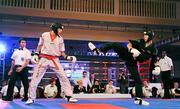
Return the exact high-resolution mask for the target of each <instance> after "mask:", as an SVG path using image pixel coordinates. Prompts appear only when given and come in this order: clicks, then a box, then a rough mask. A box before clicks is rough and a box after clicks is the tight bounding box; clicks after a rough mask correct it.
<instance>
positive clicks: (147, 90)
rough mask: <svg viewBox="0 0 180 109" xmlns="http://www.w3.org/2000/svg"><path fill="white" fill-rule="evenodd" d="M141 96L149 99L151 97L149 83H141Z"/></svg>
mask: <svg viewBox="0 0 180 109" xmlns="http://www.w3.org/2000/svg"><path fill="white" fill-rule="evenodd" d="M143 85H144V86H143V96H144V97H147V98H150V97H151V96H152V89H151V88H150V87H149V83H148V82H147V81H143Z"/></svg>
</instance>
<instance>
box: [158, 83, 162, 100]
mask: <svg viewBox="0 0 180 109" xmlns="http://www.w3.org/2000/svg"><path fill="white" fill-rule="evenodd" d="M157 95H158V96H160V97H161V98H163V97H164V85H163V83H161V88H160V89H158V91H157Z"/></svg>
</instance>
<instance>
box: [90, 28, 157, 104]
mask: <svg viewBox="0 0 180 109" xmlns="http://www.w3.org/2000/svg"><path fill="white" fill-rule="evenodd" d="M152 38H153V34H152V33H151V32H146V33H144V38H143V39H138V40H129V43H128V44H127V46H123V45H119V44H117V43H109V44H106V45H105V46H103V47H101V48H99V49H98V48H96V47H95V45H94V44H93V43H91V42H89V44H88V46H89V48H90V49H91V50H92V51H93V52H95V53H96V54H100V53H101V52H102V53H104V54H105V53H106V52H108V51H109V50H110V49H113V50H114V51H115V52H116V53H117V54H118V55H119V58H121V59H123V60H124V61H125V62H126V66H127V68H128V70H129V72H130V73H131V75H132V77H133V78H134V81H135V92H136V94H135V97H136V98H135V103H136V104H142V105H149V103H148V102H146V101H144V100H142V99H141V98H143V93H142V81H141V78H140V76H139V73H138V69H137V62H138V61H139V62H143V61H146V60H149V59H151V62H153V63H154V64H155V63H156V61H157V49H156V48H155V46H154V44H153V42H152ZM156 70H158V72H160V71H159V68H158V69H157V68H156Z"/></svg>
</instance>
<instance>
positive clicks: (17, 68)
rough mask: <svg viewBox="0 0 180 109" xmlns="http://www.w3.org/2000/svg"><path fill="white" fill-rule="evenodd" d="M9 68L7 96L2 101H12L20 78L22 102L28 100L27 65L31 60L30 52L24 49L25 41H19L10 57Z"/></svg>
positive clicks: (22, 39)
mask: <svg viewBox="0 0 180 109" xmlns="http://www.w3.org/2000/svg"><path fill="white" fill-rule="evenodd" d="M11 59H12V62H11V68H10V71H9V72H8V75H10V81H9V84H8V90H7V96H6V97H5V98H3V100H4V101H12V100H13V92H14V85H15V83H16V80H17V79H18V78H20V79H21V80H22V83H23V86H24V98H23V99H22V101H27V99H28V94H27V93H28V87H29V85H28V68H27V65H28V64H29V61H30V59H31V52H30V51H29V50H28V49H27V48H26V40H25V39H24V38H21V39H20V40H19V49H17V50H15V51H14V52H13V54H12V56H11Z"/></svg>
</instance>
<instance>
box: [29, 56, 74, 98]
mask: <svg viewBox="0 0 180 109" xmlns="http://www.w3.org/2000/svg"><path fill="white" fill-rule="evenodd" d="M54 61H55V62H56V64H57V66H58V69H57V68H56V67H55V65H54V63H53V62H52V60H48V59H46V58H41V59H40V60H39V63H38V64H37V65H36V67H35V68H34V72H33V76H32V79H31V83H30V86H29V98H31V99H33V100H34V99H35V98H36V89H37V86H38V84H39V82H40V81H41V79H42V77H43V76H44V74H45V72H46V70H47V69H48V68H50V69H52V70H53V71H54V72H55V73H56V75H57V77H58V79H59V81H60V83H61V89H62V90H63V91H64V93H65V95H66V96H72V92H73V91H72V88H71V85H70V82H69V79H68V78H67V76H66V73H65V72H64V68H63V67H62V65H61V64H60V61H59V59H58V58H56V59H54Z"/></svg>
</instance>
